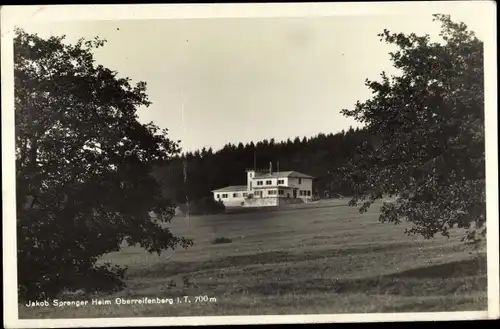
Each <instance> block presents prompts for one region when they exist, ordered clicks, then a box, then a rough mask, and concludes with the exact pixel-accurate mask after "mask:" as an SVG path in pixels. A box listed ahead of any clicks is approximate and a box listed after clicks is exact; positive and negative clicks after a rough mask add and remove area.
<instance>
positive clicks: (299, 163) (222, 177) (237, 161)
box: [154, 127, 369, 204]
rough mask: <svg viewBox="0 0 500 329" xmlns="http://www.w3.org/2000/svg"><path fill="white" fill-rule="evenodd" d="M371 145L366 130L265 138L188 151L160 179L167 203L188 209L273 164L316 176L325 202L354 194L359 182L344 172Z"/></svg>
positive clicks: (159, 172) (161, 168) (158, 173)
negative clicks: (250, 171)
mask: <svg viewBox="0 0 500 329" xmlns="http://www.w3.org/2000/svg"><path fill="white" fill-rule="evenodd" d="M367 140H369V135H368V134H367V132H366V131H364V130H363V129H360V128H356V129H354V128H352V127H351V128H349V129H348V130H347V131H345V130H342V131H341V132H338V133H335V134H334V133H329V134H324V133H319V134H317V135H316V136H313V137H310V138H306V137H303V138H302V139H301V138H300V137H295V138H294V139H293V140H292V139H287V140H286V141H279V142H276V141H275V140H274V139H270V140H267V139H265V140H262V141H258V142H256V143H254V142H251V143H247V144H245V145H244V144H243V143H239V144H237V145H236V144H232V143H230V144H227V145H225V146H224V147H223V148H222V149H220V150H217V151H214V150H212V148H208V149H207V148H203V149H201V150H196V151H194V152H183V153H181V154H179V155H177V156H175V157H173V158H171V159H169V160H167V161H165V162H164V163H162V164H161V165H158V166H156V167H155V169H154V176H155V177H156V178H157V179H158V181H159V182H160V184H161V186H162V192H163V195H164V197H165V198H166V199H169V200H172V201H173V202H174V203H176V204H184V203H186V202H192V201H195V200H200V199H202V198H205V197H211V196H212V194H211V191H212V190H214V189H218V188H221V187H225V186H228V185H245V184H246V173H245V170H246V169H249V168H253V167H256V168H257V169H268V168H269V162H272V164H273V170H274V171H277V170H278V169H279V171H289V170H295V171H299V172H302V173H305V174H308V175H311V176H313V177H315V179H314V181H313V190H314V194H315V195H317V196H320V197H324V196H325V192H327V194H326V195H330V196H332V195H337V194H339V195H342V196H349V195H352V192H353V189H354V186H353V181H352V180H351V179H350V177H346V176H345V175H344V174H342V172H343V170H342V168H343V166H345V165H346V164H347V163H348V161H349V160H350V159H351V158H352V157H353V155H354V154H355V152H356V149H357V148H358V146H360V145H361V144H362V143H363V142H364V141H367ZM278 166H279V168H278Z"/></svg>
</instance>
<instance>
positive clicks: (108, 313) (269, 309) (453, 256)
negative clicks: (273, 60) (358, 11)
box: [19, 200, 487, 319]
mask: <svg viewBox="0 0 500 329" xmlns="http://www.w3.org/2000/svg"><path fill="white" fill-rule="evenodd" d="M346 202H347V201H344V200H339V201H322V202H321V203H319V204H315V205H308V206H306V207H303V208H302V209H298V208H297V209H287V210H280V211H261V212H248V213H239V214H237V213H234V214H223V215H214V216H201V217H189V218H188V217H175V218H174V219H173V221H172V223H171V224H170V226H171V228H172V231H173V232H174V233H175V234H177V235H183V236H186V237H189V238H192V239H193V240H194V246H193V247H191V248H189V249H178V250H175V251H167V252H165V253H163V254H162V255H161V256H158V255H156V254H148V253H147V252H145V251H144V250H142V249H141V248H139V247H125V248H123V250H122V251H120V252H117V253H112V254H109V255H106V257H104V259H103V261H110V262H112V263H114V264H119V265H126V266H128V271H127V275H126V283H127V287H126V289H125V290H123V291H121V292H118V293H115V294H113V295H103V296H93V297H92V298H102V299H109V300H112V301H113V304H112V305H102V306H92V305H88V306H83V307H53V306H49V307H37V308H33V307H31V308H27V307H25V306H23V305H20V307H19V317H20V318H25V319H26V318H90V317H134V316H141V317H144V316H155V317H158V316H199V315H207V316H210V315H284V314H318V313H328V314H332V313H365V312H367V313H373V312H421V311H426V312H429V311H430V312H432V311H473V310H485V309H486V308H487V294H486V281H487V280H486V257H485V254H484V253H483V252H477V251H474V250H472V249H470V248H467V247H466V246H464V245H463V243H462V242H460V240H459V234H458V233H460V232H453V233H454V235H453V236H452V237H451V238H450V239H448V238H445V237H441V236H438V237H436V238H435V239H433V240H425V239H423V238H421V237H409V236H407V235H405V234H404V228H405V227H408V226H407V225H406V224H401V225H398V226H396V225H392V224H386V223H380V222H378V211H379V209H380V203H379V204H375V205H373V206H372V208H371V209H370V210H369V211H368V212H367V213H364V214H359V212H358V211H357V210H356V209H354V208H351V207H348V206H346V205H345V204H346ZM217 238H227V239H219V240H220V241H221V242H224V243H213V241H214V240H215V239H217ZM229 241H230V242H229ZM184 296H189V300H190V301H192V302H191V303H188V302H181V303H174V304H172V305H167V304H153V305H151V304H150V305H116V304H114V300H115V298H117V297H122V298H125V299H127V298H128V299H130V298H140V297H151V298H156V297H160V298H163V297H169V298H175V299H176V298H177V297H180V300H181V301H185V299H184ZM196 296H206V297H203V298H202V300H201V301H199V302H195V299H196ZM85 298H86V299H90V298H91V297H85ZM67 299H71V298H70V297H68V298H67ZM73 299H82V298H81V297H80V298H76V297H74V298H73Z"/></svg>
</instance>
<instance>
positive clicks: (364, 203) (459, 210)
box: [343, 15, 486, 242]
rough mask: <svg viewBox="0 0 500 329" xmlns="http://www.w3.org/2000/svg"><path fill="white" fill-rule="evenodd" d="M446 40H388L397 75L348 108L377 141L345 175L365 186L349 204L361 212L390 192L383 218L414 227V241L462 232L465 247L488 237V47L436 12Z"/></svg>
mask: <svg viewBox="0 0 500 329" xmlns="http://www.w3.org/2000/svg"><path fill="white" fill-rule="evenodd" d="M434 18H435V20H438V21H439V22H440V23H441V25H442V32H441V34H440V36H441V37H442V39H443V42H431V41H430V37H429V36H427V35H426V36H417V35H415V34H413V33H412V34H409V35H405V34H403V33H390V32H389V31H387V30H385V31H384V32H383V33H381V34H380V35H379V36H380V37H381V40H385V42H387V43H390V44H394V45H396V46H397V47H398V49H399V50H397V51H396V52H392V53H390V56H391V60H392V62H393V64H394V67H395V68H397V69H399V70H400V71H401V72H402V74H401V75H400V76H392V77H390V78H389V77H388V76H387V75H386V74H385V73H382V78H381V81H369V80H367V82H366V85H367V86H368V87H369V88H370V89H371V90H372V91H373V94H374V96H373V98H372V99H370V100H367V101H366V102H364V103H361V102H358V103H357V104H356V106H355V108H354V109H353V110H343V113H344V114H345V115H346V116H350V117H354V118H355V119H357V120H359V121H360V122H362V123H363V124H365V127H366V128H365V129H366V130H367V132H369V133H370V134H371V135H373V136H374V138H372V141H371V142H366V143H364V144H363V146H362V147H360V148H359V150H358V152H357V154H356V155H355V156H354V157H353V158H352V159H351V161H350V162H349V163H348V165H347V166H345V173H346V175H348V176H349V177H351V178H352V179H353V180H356V181H357V182H359V189H358V190H357V193H356V195H355V197H354V198H353V199H352V200H351V204H352V205H361V208H360V210H361V211H364V210H366V209H367V207H369V206H370V205H371V204H372V203H373V202H374V201H375V200H377V199H380V198H381V197H382V196H383V195H392V196H397V199H396V201H395V202H389V203H386V204H385V206H384V207H383V209H382V214H381V216H380V219H381V221H387V222H392V223H396V224H397V223H400V221H401V219H403V218H405V219H407V220H409V221H410V222H412V223H413V224H414V226H413V227H412V228H411V229H410V230H408V231H407V233H409V234H421V235H423V236H424V237H426V238H431V237H433V236H434V235H435V234H437V233H440V234H442V235H445V236H449V231H450V229H451V228H453V227H459V228H465V229H467V231H468V233H467V235H466V236H465V237H464V240H466V241H468V242H477V241H479V240H481V239H482V237H484V235H485V232H486V224H485V223H486V215H485V162H484V161H485V155H484V150H485V141H484V98H483V97H484V83H483V43H482V42H481V41H480V40H478V39H477V38H476V37H475V35H474V33H473V32H471V31H469V30H468V29H467V26H466V25H465V24H463V23H455V22H453V21H452V20H451V19H450V17H449V16H445V15H435V16H434Z"/></svg>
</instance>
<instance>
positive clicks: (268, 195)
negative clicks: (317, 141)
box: [212, 165, 314, 207]
mask: <svg viewBox="0 0 500 329" xmlns="http://www.w3.org/2000/svg"><path fill="white" fill-rule="evenodd" d="M246 172H247V184H246V185H238V186H227V187H224V188H221V189H217V190H214V191H212V193H213V194H214V199H215V200H220V201H222V203H224V205H225V206H226V207H245V206H247V207H251V206H255V207H262V206H277V205H279V204H280V203H287V200H290V202H291V201H292V199H302V201H309V200H311V198H312V181H313V178H314V177H312V176H309V175H306V174H302V173H300V172H297V171H277V172H273V171H272V166H271V165H270V169H269V171H265V172H264V171H262V170H253V169H251V170H247V171H246Z"/></svg>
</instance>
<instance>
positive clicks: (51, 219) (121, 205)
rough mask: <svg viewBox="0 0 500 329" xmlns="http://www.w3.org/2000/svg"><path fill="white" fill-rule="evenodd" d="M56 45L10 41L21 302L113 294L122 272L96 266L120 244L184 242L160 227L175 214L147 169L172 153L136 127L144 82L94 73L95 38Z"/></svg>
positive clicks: (20, 35) (32, 39) (20, 38)
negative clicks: (65, 293)
mask: <svg viewBox="0 0 500 329" xmlns="http://www.w3.org/2000/svg"><path fill="white" fill-rule="evenodd" d="M63 41H64V37H51V38H49V39H46V40H45V39H42V38H40V37H39V36H37V35H33V34H28V33H26V32H24V31H22V30H17V31H16V37H15V39H14V56H15V58H14V76H15V120H16V175H17V184H16V185H17V243H18V275H19V277H18V278H19V280H18V281H19V291H20V298H21V299H32V300H34V299H37V298H52V297H54V296H56V295H57V294H58V293H59V292H61V291H62V290H64V289H79V288H85V289H88V290H105V289H109V290H113V289H119V288H120V287H121V286H123V282H122V281H121V278H122V277H123V274H124V270H123V269H120V268H117V267H110V266H98V265H96V262H97V260H98V259H99V257H100V256H102V255H103V254H106V253H109V252H112V251H117V250H119V249H120V246H121V244H122V242H123V241H126V242H127V243H128V244H132V245H134V244H139V245H140V246H141V247H143V248H145V249H146V250H148V251H149V252H156V253H161V251H162V250H164V249H167V248H175V247H177V246H179V245H180V246H183V247H187V246H189V245H191V244H192V242H191V241H190V240H187V239H184V238H180V237H176V236H174V235H173V234H172V233H171V232H170V231H169V229H168V228H166V227H165V225H164V223H165V222H168V221H170V219H171V218H172V216H173V214H174V209H173V207H172V205H171V204H170V203H169V202H168V201H166V200H165V199H164V198H162V196H161V189H160V186H159V185H158V183H157V182H156V180H155V179H154V177H152V175H151V169H152V166H153V165H154V164H155V163H158V162H159V161H166V160H167V159H169V158H170V157H172V156H174V155H175V154H177V153H178V152H179V148H178V146H177V144H176V143H174V142H172V141H170V140H169V139H168V138H167V131H166V130H163V131H160V129H159V128H158V127H157V126H155V125H153V124H152V123H149V124H141V123H139V122H138V121H137V114H136V110H137V109H138V108H139V107H141V106H148V105H149V104H150V102H149V101H148V99H147V96H146V93H145V92H146V84H145V83H144V82H139V83H137V84H136V85H131V82H130V79H128V78H120V77H118V73H117V72H114V71H111V70H109V69H107V68H104V67H103V66H101V65H95V63H94V59H93V55H92V49H96V48H99V47H102V46H103V45H104V43H105V42H104V41H103V40H99V39H98V38H96V39H95V40H92V41H85V40H83V39H82V40H80V41H78V42H77V43H76V44H74V45H68V44H65V43H64V42H63ZM150 213H156V214H160V215H161V216H155V219H154V220H153V219H151V217H150Z"/></svg>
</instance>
